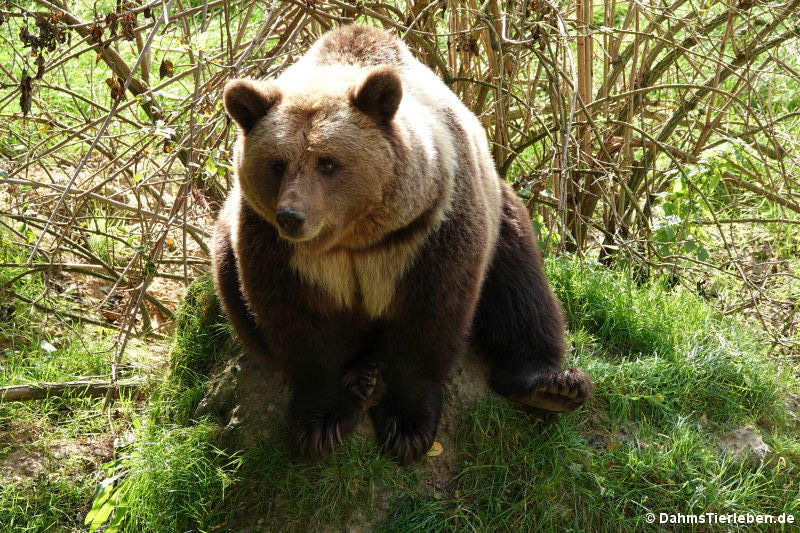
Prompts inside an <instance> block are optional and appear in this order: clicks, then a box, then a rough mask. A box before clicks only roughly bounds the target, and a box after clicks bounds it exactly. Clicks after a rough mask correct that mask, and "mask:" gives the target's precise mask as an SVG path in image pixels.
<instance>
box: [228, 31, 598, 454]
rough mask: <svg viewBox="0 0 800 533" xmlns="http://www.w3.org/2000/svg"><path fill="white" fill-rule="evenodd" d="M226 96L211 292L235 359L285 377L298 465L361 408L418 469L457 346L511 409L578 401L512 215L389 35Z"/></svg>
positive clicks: (481, 149)
mask: <svg viewBox="0 0 800 533" xmlns="http://www.w3.org/2000/svg"><path fill="white" fill-rule="evenodd" d="M223 99H224V104H225V109H226V110H227V112H228V113H229V115H230V116H231V117H232V119H233V120H234V121H235V123H236V124H237V125H238V126H239V130H240V131H239V135H238V138H237V141H236V144H235V148H234V168H235V173H236V183H235V186H234V188H233V190H232V191H231V193H230V196H229V197H228V199H227V201H226V203H225V206H224V208H223V209H222V211H221V213H220V216H219V219H218V221H217V224H216V229H215V237H214V258H213V270H214V275H215V281H216V286H217V291H218V293H219V296H220V298H221V301H222V304H223V307H224V309H225V311H226V312H227V314H228V316H229V318H230V320H231V322H232V324H233V326H234V329H235V330H236V332H237V334H238V338H239V340H240V342H241V344H242V345H243V347H244V349H245V350H247V351H248V352H252V353H256V354H260V355H262V356H263V359H264V361H265V362H266V363H267V364H268V365H271V366H272V367H273V368H276V369H280V370H282V371H285V372H286V374H287V375H288V376H289V379H290V382H291V391H292V392H291V400H290V405H289V411H290V412H289V420H290V424H291V427H292V439H293V445H294V447H295V449H296V450H297V451H298V452H299V453H300V454H302V455H305V456H310V457H319V456H323V455H325V454H327V453H329V452H330V451H331V450H332V449H333V448H334V447H335V446H336V445H337V444H338V443H339V442H341V440H342V438H343V437H344V436H345V435H347V433H348V432H350V431H352V429H353V428H354V427H355V426H356V424H357V423H358V421H359V419H360V417H361V416H362V415H363V414H364V413H366V412H369V415H370V417H371V418H372V421H373V424H374V426H375V433H376V438H377V439H378V441H379V445H380V446H381V449H382V450H383V452H384V453H386V454H388V455H390V456H392V457H395V458H396V459H397V460H398V461H400V462H401V463H402V464H407V463H409V462H412V461H414V460H416V459H418V458H419V457H421V456H422V455H423V454H425V453H426V452H427V450H428V449H429V448H430V446H431V444H432V442H433V440H434V436H435V433H436V427H437V424H438V421H439V415H440V410H441V404H442V384H443V382H444V381H445V379H446V378H447V376H448V371H449V370H450V368H451V366H452V365H453V362H454V360H455V359H456V358H458V357H461V356H462V354H463V353H464V352H465V349H466V348H467V345H468V343H469V342H472V343H473V345H474V346H475V348H476V349H477V351H478V352H479V354H480V355H481V356H482V357H483V358H484V359H485V361H486V363H487V365H488V367H489V373H490V380H489V382H490V385H491V386H492V387H493V389H494V390H496V391H497V392H498V393H500V394H502V395H504V396H506V397H508V398H511V399H514V400H517V401H520V402H523V403H526V404H529V405H532V406H535V407H539V408H542V409H546V410H550V411H568V410H571V409H574V408H575V407H577V406H578V405H580V404H581V403H583V402H584V401H585V400H586V398H587V397H588V396H589V394H590V392H591V388H592V383H591V380H590V379H589V378H588V376H586V375H585V374H584V373H583V372H582V371H580V370H578V369H574V368H571V369H566V370H564V369H563V368H562V364H563V362H564V325H563V319H562V313H561V309H560V307H559V304H558V302H557V301H556V299H555V298H554V296H553V294H552V291H551V289H550V287H549V285H548V282H547V280H546V279H545V277H544V273H543V269H542V261H541V257H540V254H539V252H538V250H537V248H536V244H535V240H534V235H533V231H532V227H531V223H530V219H529V216H528V213H527V211H526V209H525V208H524V206H523V205H522V203H521V202H520V200H519V199H518V198H517V196H516V195H515V194H514V191H513V190H512V189H511V188H510V187H509V186H508V185H507V184H506V183H505V182H504V181H503V180H502V179H501V178H500V177H499V176H498V174H497V172H496V170H495V168H494V163H493V161H492V158H491V155H490V153H489V151H488V142H487V139H486V136H485V133H484V130H483V128H482V126H481V124H480V122H479V121H478V119H477V118H476V117H475V115H473V114H472V113H471V112H470V111H469V110H468V109H467V108H466V107H465V106H464V105H463V104H462V103H461V102H460V101H459V100H458V98H457V97H456V96H455V94H453V93H452V92H451V91H450V90H449V89H448V88H447V87H446V86H445V85H444V84H443V83H442V82H441V81H440V80H439V79H438V78H437V77H436V76H435V75H434V74H433V72H432V71H431V70H429V69H428V68H427V67H425V66H424V65H422V64H421V63H420V62H419V61H417V60H416V59H415V58H414V57H413V56H412V55H411V53H410V52H409V50H408V48H407V47H406V46H405V45H404V44H403V43H402V42H401V41H399V40H398V39H396V38H395V37H393V36H391V35H389V34H388V33H384V32H382V31H379V30H376V29H371V28H367V27H360V26H345V27H342V28H339V29H336V30H333V31H331V32H328V33H327V34H325V35H324V36H322V38H320V39H319V40H318V41H317V42H316V44H314V45H313V47H312V48H311V49H310V50H309V52H308V53H307V54H306V55H305V56H303V57H302V58H301V59H300V60H299V61H298V62H297V63H295V64H294V65H292V66H291V67H289V68H288V69H287V70H286V71H285V72H284V73H283V74H282V75H281V76H280V77H279V78H277V79H275V80H270V81H257V80H234V81H231V82H229V83H228V84H227V85H226V87H225V90H224V95H223Z"/></svg>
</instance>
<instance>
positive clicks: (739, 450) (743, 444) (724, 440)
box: [719, 426, 771, 459]
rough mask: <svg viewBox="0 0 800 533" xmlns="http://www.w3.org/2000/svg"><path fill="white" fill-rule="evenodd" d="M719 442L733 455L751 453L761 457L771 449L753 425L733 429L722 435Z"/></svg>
mask: <svg viewBox="0 0 800 533" xmlns="http://www.w3.org/2000/svg"><path fill="white" fill-rule="evenodd" d="M719 440H720V443H721V444H722V445H723V446H724V447H725V448H726V449H727V450H728V451H729V452H731V453H732V454H733V455H740V456H743V455H747V454H748V453H752V454H754V455H755V456H757V457H758V458H760V459H763V458H764V457H765V456H766V455H767V454H768V453H769V452H770V451H771V450H770V448H769V446H768V445H767V444H766V443H765V442H764V439H762V438H761V435H759V434H758V432H757V431H756V429H755V428H754V427H753V426H745V427H741V428H737V429H734V430H732V431H730V432H728V433H726V434H725V435H723V436H722V437H720V439H719Z"/></svg>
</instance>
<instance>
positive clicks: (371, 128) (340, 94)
mask: <svg viewBox="0 0 800 533" xmlns="http://www.w3.org/2000/svg"><path fill="white" fill-rule="evenodd" d="M402 96H403V88H402V82H401V80H400V77H399V75H398V73H397V72H396V70H395V69H394V68H393V67H389V66H380V67H376V68H372V69H364V68H356V67H351V66H348V65H337V66H315V67H314V68H313V69H304V70H302V71H301V72H300V73H299V74H297V75H294V76H292V75H285V76H283V77H281V78H279V79H278V80H275V81H257V80H246V79H239V80H233V81H231V82H229V83H228V84H227V85H226V86H225V89H224V93H223V102H224V105H225V109H226V111H227V112H228V114H229V115H230V116H231V117H232V118H233V120H234V121H235V122H236V124H237V125H238V126H239V129H240V134H239V136H238V139H237V142H236V146H235V149H234V166H235V170H236V174H237V179H238V182H239V185H240V187H241V192H242V196H243V198H244V199H245V201H246V202H247V204H248V205H249V206H250V207H251V208H252V209H253V210H254V211H255V212H256V213H257V214H258V215H259V216H261V217H262V218H264V219H265V220H266V221H268V222H269V223H270V224H272V225H273V226H274V227H275V228H276V229H277V231H278V233H279V234H280V236H281V237H282V238H283V239H285V240H287V241H289V242H291V243H294V244H300V243H303V245H304V246H308V247H309V248H311V249H314V250H320V251H325V250H331V249H334V248H338V247H341V248H351V249H358V248H361V247H368V246H370V245H371V244H373V243H374V242H377V241H378V240H380V239H381V238H382V237H383V236H385V235H386V234H387V233H388V232H390V231H392V229H394V228H392V227H391V226H392V221H393V220H394V219H396V218H397V217H396V216H393V214H392V212H391V211H392V209H391V206H390V205H388V203H389V202H387V197H391V196H392V190H393V189H396V188H397V186H396V181H397V176H398V175H399V174H400V173H401V172H402V165H403V152H404V150H405V149H404V148H403V141H402V139H401V138H400V136H399V135H398V134H397V132H396V131H395V130H396V128H394V126H393V119H394V118H395V114H396V112H397V109H398V107H399V105H400V102H401V99H402Z"/></svg>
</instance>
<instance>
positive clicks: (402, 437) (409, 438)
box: [373, 414, 436, 466]
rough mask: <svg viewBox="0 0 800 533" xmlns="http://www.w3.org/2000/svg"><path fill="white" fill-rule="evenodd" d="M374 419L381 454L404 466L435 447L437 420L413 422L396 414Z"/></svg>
mask: <svg viewBox="0 0 800 533" xmlns="http://www.w3.org/2000/svg"><path fill="white" fill-rule="evenodd" d="M373 418H374V419H375V432H376V435H377V439H378V445H379V446H380V448H381V452H383V454H384V455H387V456H389V457H392V458H393V459H395V460H396V461H397V462H398V463H400V464H401V465H403V466H405V465H408V464H411V463H413V462H414V461H417V460H418V459H420V458H421V457H422V456H423V455H425V453H427V452H428V450H430V449H431V445H433V439H434V437H435V436H436V421H435V420H413V419H409V418H405V417H402V416H399V415H396V414H388V415H386V416H380V415H379V416H375V417H373Z"/></svg>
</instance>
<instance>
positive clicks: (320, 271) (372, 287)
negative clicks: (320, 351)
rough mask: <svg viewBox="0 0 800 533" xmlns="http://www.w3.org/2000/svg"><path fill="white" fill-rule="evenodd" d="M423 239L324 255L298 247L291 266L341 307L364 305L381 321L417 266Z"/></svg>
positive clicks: (369, 312)
mask: <svg viewBox="0 0 800 533" xmlns="http://www.w3.org/2000/svg"><path fill="white" fill-rule="evenodd" d="M423 238H424V237H422V236H421V237H420V238H418V239H415V240H414V241H413V242H410V243H405V244H402V245H397V246H387V247H381V248H379V249H377V250H370V251H359V252H352V251H350V250H337V251H334V252H330V253H326V254H324V255H317V254H313V253H310V252H309V251H308V250H307V249H306V248H304V247H298V248H296V249H295V251H294V253H293V255H292V259H291V266H292V268H294V270H295V271H296V272H297V273H298V274H299V275H300V277H301V278H302V279H303V280H304V281H306V282H307V283H309V284H311V285H315V286H317V287H319V288H320V289H322V290H323V291H325V292H326V293H327V294H328V296H330V298H331V299H332V300H333V301H334V303H335V304H336V305H337V306H338V307H340V308H342V309H352V308H354V307H356V306H358V305H361V307H362V308H363V309H364V311H365V312H366V313H367V315H369V316H370V317H372V318H378V317H380V316H383V314H384V313H385V312H386V310H387V309H388V308H389V305H390V304H391V303H392V300H393V299H394V294H395V290H396V288H397V284H398V283H399V281H400V280H401V278H402V277H403V275H404V274H405V273H406V272H407V271H408V269H409V268H411V266H412V265H413V263H414V259H415V257H416V255H417V254H416V252H417V250H418V248H419V246H420V244H421V242H422V240H423Z"/></svg>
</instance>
